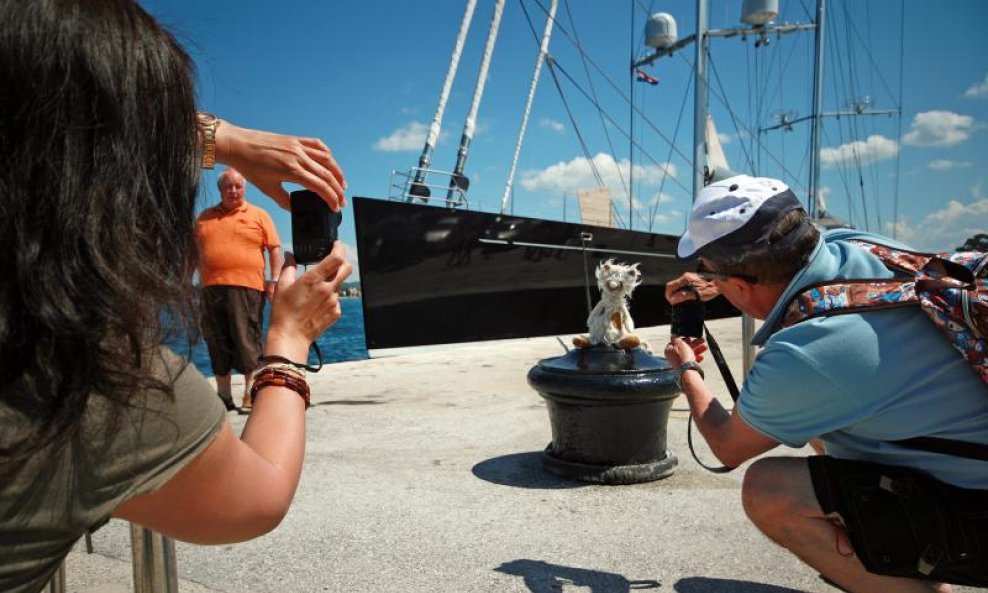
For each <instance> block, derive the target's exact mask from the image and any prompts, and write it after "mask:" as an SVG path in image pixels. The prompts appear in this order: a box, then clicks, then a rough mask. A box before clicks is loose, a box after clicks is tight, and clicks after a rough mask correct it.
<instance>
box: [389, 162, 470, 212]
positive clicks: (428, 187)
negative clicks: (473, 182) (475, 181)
mask: <svg viewBox="0 0 988 593" xmlns="http://www.w3.org/2000/svg"><path fill="white" fill-rule="evenodd" d="M430 175H431V176H439V177H441V178H443V179H444V182H443V183H437V182H432V183H429V182H428V181H427V179H428V177H429V176H430ZM454 177H456V176H455V175H454V174H453V173H452V172H450V171H441V170H439V169H429V168H422V167H412V168H411V169H409V170H408V171H398V170H394V171H391V182H390V185H389V188H388V199H390V200H397V201H402V202H413V201H420V202H432V201H436V202H439V203H441V204H445V205H446V206H450V207H466V206H469V203H470V200H469V199H467V192H466V188H465V187H460V185H458V184H455V183H452V180H453V179H454ZM450 188H453V189H452V190H451V189H450ZM432 190H436V191H435V192H433V191H432ZM443 196H445V197H443Z"/></svg>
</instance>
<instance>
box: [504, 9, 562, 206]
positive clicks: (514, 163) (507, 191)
mask: <svg viewBox="0 0 988 593" xmlns="http://www.w3.org/2000/svg"><path fill="white" fill-rule="evenodd" d="M558 5H559V0H552V4H550V5H549V16H548V18H547V19H546V21H545V30H543V31H542V43H541V44H540V45H539V53H538V55H537V56H535V72H534V73H533V74H532V84H531V85H529V87H528V99H526V101H525V114H524V115H523V116H522V118H521V129H520V130H519V131H518V142H516V143H515V155H514V157H512V159H511V169H510V170H509V171H508V182H507V183H506V184H505V186H504V195H503V196H501V214H504V212H505V210H507V209H508V199H510V197H511V186H512V185H513V184H514V182H515V171H516V170H517V168H518V155H519V154H520V153H521V143H522V140H524V139H525V128H527V127H528V116H529V115H530V114H531V112H532V99H534V98H535V88H536V87H537V86H538V84H539V75H540V74H541V73H542V62H544V61H545V60H546V59H551V58H549V38H550V37H551V36H552V26H553V25H554V24H555V23H556V7H557V6H558ZM564 206H565V202H564Z"/></svg>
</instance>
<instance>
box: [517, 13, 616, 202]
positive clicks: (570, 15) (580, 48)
mask: <svg viewBox="0 0 988 593" xmlns="http://www.w3.org/2000/svg"><path fill="white" fill-rule="evenodd" d="M522 2H524V0H522ZM563 8H564V9H566V16H567V18H568V19H569V22H570V26H572V27H573V36H574V37H575V38H576V49H577V51H578V52H579V54H580V58H581V59H582V62H583V71H584V73H585V74H586V75H587V85H588V86H589V87H590V94H591V95H592V96H593V103H594V104H595V105H599V104H600V101H599V99H598V97H597V89H596V87H595V86H594V84H593V77H591V76H590V68H589V67H588V66H587V60H586V52H585V51H584V50H583V44H582V43H581V42H580V34H579V33H578V32H577V29H576V21H575V20H574V19H573V13H572V12H570V8H569V0H563ZM597 115H598V117H600V127H601V128H602V129H603V131H604V138H605V140H607V148H608V150H610V151H611V155H612V156H614V155H616V154H617V153H616V152H615V151H614V143H613V142H612V141H611V133H610V131H609V130H608V128H607V124H606V123H605V122H604V117H603V116H602V115H601V114H600V110H599V109H598V110H597ZM614 168H615V169H616V170H617V177H618V179H619V180H621V188H622V189H623V190H624V195H625V196H627V198H628V201H629V202H630V201H631V192H630V191H629V190H628V186H627V184H625V182H624V175H622V174H621V167H620V165H618V161H617V157H616V156H615V158H614Z"/></svg>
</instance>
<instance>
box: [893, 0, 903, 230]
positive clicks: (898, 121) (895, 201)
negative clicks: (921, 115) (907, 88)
mask: <svg viewBox="0 0 988 593" xmlns="http://www.w3.org/2000/svg"><path fill="white" fill-rule="evenodd" d="M905 33H906V0H900V4H899V104H898V105H896V109H897V110H898V111H899V113H898V114H897V115H896V129H895V141H896V142H901V139H902V78H903V74H904V70H903V68H904V64H905V58H904V56H905V53H906V47H905V45H906V35H905ZM897 148H898V146H897ZM901 154H902V151H901V150H896V151H895V195H894V196H893V199H892V238H893V239H897V238H898V237H897V235H898V229H899V172H900V170H899V155H901Z"/></svg>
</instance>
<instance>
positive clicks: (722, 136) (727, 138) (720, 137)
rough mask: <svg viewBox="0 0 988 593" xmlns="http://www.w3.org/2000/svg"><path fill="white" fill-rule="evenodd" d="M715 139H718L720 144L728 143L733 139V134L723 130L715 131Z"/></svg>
mask: <svg viewBox="0 0 988 593" xmlns="http://www.w3.org/2000/svg"><path fill="white" fill-rule="evenodd" d="M717 139H718V140H720V143H721V144H730V143H731V142H732V141H733V140H734V136H731V135H730V134H725V133H723V132H717Z"/></svg>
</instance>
